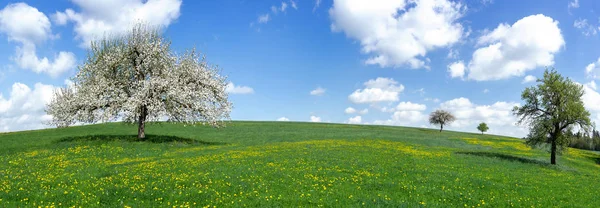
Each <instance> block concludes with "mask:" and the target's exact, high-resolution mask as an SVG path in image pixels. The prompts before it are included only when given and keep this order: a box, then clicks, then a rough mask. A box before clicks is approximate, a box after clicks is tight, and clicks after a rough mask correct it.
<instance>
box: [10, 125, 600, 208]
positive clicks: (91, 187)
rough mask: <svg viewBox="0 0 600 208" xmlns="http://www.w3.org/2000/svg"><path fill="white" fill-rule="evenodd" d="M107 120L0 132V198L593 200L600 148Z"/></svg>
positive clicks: (65, 203)
mask: <svg viewBox="0 0 600 208" xmlns="http://www.w3.org/2000/svg"><path fill="white" fill-rule="evenodd" d="M136 133H137V128H136V126H133V125H127V124H121V123H111V124H101V125H90V126H79V127H72V128H66V129H48V130H40V131H27V132H15V133H5V134H0V155H1V159H0V207H17V206H19V207H37V206H42V207H46V206H50V207H53V206H56V207H71V206H76V207H79V206H82V207H157V206H158V207H173V206H177V207H205V206H206V207H208V206H210V207H213V206H215V207H228V206H251V207H298V206H303V207H306V206H309V207H315V206H325V207H354V206H366V207H373V206H377V207H480V206H486V207H510V206H514V207H555V206H558V207H600V195H599V194H598V193H599V192H598V190H599V188H600V165H599V164H600V155H599V154H598V153H594V152H589V151H581V150H576V149H569V150H568V152H566V153H565V154H563V155H562V156H560V157H559V159H558V163H559V165H558V166H552V165H549V153H547V152H546V151H544V150H537V149H533V150H532V149H530V148H529V147H527V146H525V145H524V144H523V142H522V141H521V140H518V139H514V138H507V137H500V136H491V135H480V134H470V133H459V132H448V131H445V132H441V133H440V132H438V131H437V130H434V129H419V128H403V127H386V126H360V125H342V124H317V123H294V122H233V123H231V124H229V125H228V127H227V128H223V129H213V128H210V127H204V126H187V127H185V126H183V125H178V124H166V123H159V124H150V125H149V126H147V134H148V135H149V136H148V141H145V142H136V141H134V140H135V135H136Z"/></svg>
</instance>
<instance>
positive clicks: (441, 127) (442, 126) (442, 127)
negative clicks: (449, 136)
mask: <svg viewBox="0 0 600 208" xmlns="http://www.w3.org/2000/svg"><path fill="white" fill-rule="evenodd" d="M443 129H444V125H443V124H442V125H440V132H442V130H443Z"/></svg>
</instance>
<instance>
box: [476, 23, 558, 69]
mask: <svg viewBox="0 0 600 208" xmlns="http://www.w3.org/2000/svg"><path fill="white" fill-rule="evenodd" d="M486 44H487V46H485V47H482V48H478V49H477V50H475V52H474V53H473V59H472V60H471V61H470V62H469V66H468V72H469V74H468V78H469V79H472V80H477V81H484V80H499V79H506V78H509V77H512V76H523V74H524V73H525V72H527V71H529V70H533V69H535V68H537V67H541V66H550V65H553V64H554V55H555V54H556V53H557V52H558V51H559V50H560V49H561V48H562V47H563V46H564V45H565V41H564V39H563V37H562V34H561V31H560V28H558V21H555V20H553V19H552V18H550V17H547V16H544V15H542V14H538V15H531V16H527V17H524V18H522V19H520V20H518V21H517V22H515V23H514V24H513V25H508V24H500V25H499V26H498V27H497V28H496V29H494V30H493V31H491V32H487V33H486V34H484V35H483V36H481V37H480V38H479V40H478V45H486Z"/></svg>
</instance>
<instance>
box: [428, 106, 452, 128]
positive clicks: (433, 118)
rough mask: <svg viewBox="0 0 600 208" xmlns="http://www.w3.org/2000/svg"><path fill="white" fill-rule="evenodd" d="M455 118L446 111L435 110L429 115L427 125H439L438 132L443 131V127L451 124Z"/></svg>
mask: <svg viewBox="0 0 600 208" xmlns="http://www.w3.org/2000/svg"><path fill="white" fill-rule="evenodd" d="M454 120H456V118H455V117H454V116H453V115H452V114H451V113H450V112H448V111H444V110H436V111H434V112H431V114H430V115H429V123H430V124H433V125H440V132H441V131H442V130H443V129H444V125H446V124H450V123H452V122H453V121H454Z"/></svg>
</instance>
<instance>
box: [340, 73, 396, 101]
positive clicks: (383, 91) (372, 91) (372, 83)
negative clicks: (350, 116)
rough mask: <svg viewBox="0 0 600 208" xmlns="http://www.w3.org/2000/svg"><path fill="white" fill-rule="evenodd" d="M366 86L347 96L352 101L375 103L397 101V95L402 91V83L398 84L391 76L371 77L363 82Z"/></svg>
mask: <svg viewBox="0 0 600 208" xmlns="http://www.w3.org/2000/svg"><path fill="white" fill-rule="evenodd" d="M364 85H365V86H366V88H364V89H358V90H356V91H354V92H353V93H352V94H350V95H349V96H348V99H349V100H350V101H352V102H353V103H377V102H386V101H388V102H392V101H398V99H399V98H398V95H399V94H400V92H402V91H404V85H401V84H400V85H399V84H398V82H396V81H395V80H394V79H392V78H382V77H378V78H377V79H371V80H369V81H367V82H365V83H364Z"/></svg>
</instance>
